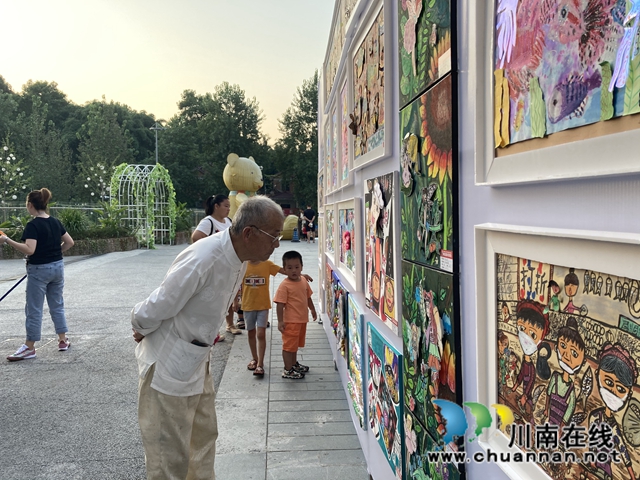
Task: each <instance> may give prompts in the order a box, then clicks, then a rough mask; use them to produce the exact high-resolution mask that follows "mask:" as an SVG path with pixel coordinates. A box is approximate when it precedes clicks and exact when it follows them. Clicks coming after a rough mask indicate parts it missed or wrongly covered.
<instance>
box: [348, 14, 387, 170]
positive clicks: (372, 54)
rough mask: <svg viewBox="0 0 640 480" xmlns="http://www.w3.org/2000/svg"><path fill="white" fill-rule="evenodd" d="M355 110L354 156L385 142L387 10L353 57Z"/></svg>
mask: <svg viewBox="0 0 640 480" xmlns="http://www.w3.org/2000/svg"><path fill="white" fill-rule="evenodd" d="M353 77H354V85H353V92H354V111H353V113H352V114H350V115H349V118H350V120H351V121H350V123H349V128H350V129H351V132H352V133H353V136H352V138H353V151H354V158H358V157H360V156H362V155H364V154H366V153H368V152H370V151H372V150H374V149H375V148H377V147H380V146H382V145H384V10H380V13H379V14H378V16H377V17H376V19H375V21H374V22H373V25H372V26H371V28H370V29H369V31H368V32H367V35H366V37H365V38H364V40H363V41H362V43H361V44H360V46H359V47H358V49H357V51H356V54H355V57H354V59H353Z"/></svg>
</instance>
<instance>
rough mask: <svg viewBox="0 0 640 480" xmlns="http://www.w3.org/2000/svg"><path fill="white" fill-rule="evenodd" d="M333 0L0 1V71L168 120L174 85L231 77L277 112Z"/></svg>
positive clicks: (308, 59) (266, 127)
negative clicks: (53, 84)
mask: <svg viewBox="0 0 640 480" xmlns="http://www.w3.org/2000/svg"><path fill="white" fill-rule="evenodd" d="M333 6H334V1H333V0H153V1H150V0H58V1H51V0H0V36H1V38H2V47H1V48H0V75H2V76H3V77H4V78H5V80H6V81H7V82H8V83H9V84H10V85H11V86H12V87H13V90H14V91H15V92H19V91H21V90H22V86H23V85H24V84H25V83H26V82H27V81H28V80H30V79H31V80H33V81H38V80H44V81H48V82H56V83H57V84H58V88H59V89H60V90H61V91H62V92H63V93H65V94H66V95H67V98H68V99H69V100H71V101H73V102H74V103H76V104H79V105H83V104H84V103H85V102H88V101H92V100H95V99H100V98H102V96H103V95H104V96H105V98H106V100H107V101H112V100H113V101H115V102H119V103H123V104H126V105H128V106H129V107H131V108H133V109H134V110H137V111H142V110H144V111H146V112H147V113H150V114H153V115H154V116H155V117H156V118H157V119H164V120H169V119H170V118H171V117H172V116H173V115H175V114H176V113H177V112H178V107H177V103H178V102H179V100H180V96H181V94H182V92H183V91H184V90H187V89H191V90H195V91H196V93H198V94H204V93H206V92H213V91H214V88H215V86H216V85H220V84H221V83H222V82H225V81H226V82H229V83H231V84H237V85H239V86H240V88H242V89H243V90H244V91H245V94H246V96H247V97H248V98H255V99H256V100H257V101H258V103H259V105H260V108H261V110H262V111H263V114H264V117H265V119H264V122H263V123H262V131H263V133H265V134H267V135H268V136H269V137H270V139H271V142H272V143H273V141H274V140H276V139H277V138H279V137H280V132H279V130H278V120H279V119H280V118H281V117H282V114H283V113H284V112H285V111H286V109H287V108H288V107H289V106H290V105H291V102H292V101H293V99H294V97H295V94H296V91H297V88H298V87H300V86H301V85H302V83H303V81H304V80H307V79H309V78H311V77H312V76H313V73H314V71H315V70H316V69H317V70H318V71H319V72H320V71H321V70H322V62H323V61H324V57H325V53H326V48H327V43H328V37H329V30H330V27H331V19H332V16H333Z"/></svg>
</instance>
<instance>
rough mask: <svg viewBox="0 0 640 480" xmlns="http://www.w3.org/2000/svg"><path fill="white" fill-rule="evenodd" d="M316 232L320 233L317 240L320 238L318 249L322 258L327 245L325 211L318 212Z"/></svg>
mask: <svg viewBox="0 0 640 480" xmlns="http://www.w3.org/2000/svg"><path fill="white" fill-rule="evenodd" d="M316 232H317V235H318V238H317V240H318V249H319V253H320V258H324V255H323V251H324V245H325V241H324V236H325V234H326V231H325V226H324V212H323V211H322V210H321V211H319V212H318V218H317V219H316Z"/></svg>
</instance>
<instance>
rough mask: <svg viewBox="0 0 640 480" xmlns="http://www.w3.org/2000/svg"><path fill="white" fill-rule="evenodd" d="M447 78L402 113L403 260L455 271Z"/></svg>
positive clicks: (451, 159) (449, 82)
mask: <svg viewBox="0 0 640 480" xmlns="http://www.w3.org/2000/svg"><path fill="white" fill-rule="evenodd" d="M452 125H453V110H452V101H451V75H447V76H446V77H445V78H444V79H442V80H441V81H440V82H439V83H438V84H437V85H435V86H434V87H433V88H431V89H430V90H429V91H428V92H427V93H425V94H424V95H422V96H420V97H419V98H417V99H416V100H414V101H413V102H412V103H411V104H410V105H408V106H407V107H405V108H404V109H403V110H402V111H401V112H400V134H401V142H400V146H401V151H400V190H401V192H402V195H400V205H401V209H402V226H403V228H402V232H401V234H400V241H401V244H402V258H404V259H406V260H411V261H413V262H418V263H423V264H425V265H430V266H433V267H436V268H440V269H442V270H445V271H447V272H453V213H454V208H453V196H452V192H451V184H452V169H453V149H452Z"/></svg>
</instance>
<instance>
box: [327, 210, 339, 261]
mask: <svg viewBox="0 0 640 480" xmlns="http://www.w3.org/2000/svg"><path fill="white" fill-rule="evenodd" d="M328 207H329V208H327V209H326V210H325V214H324V218H325V221H326V237H325V251H326V252H327V253H329V254H331V255H334V254H335V251H336V246H335V241H336V239H335V237H336V235H335V233H336V226H335V218H334V213H333V205H330V206H328Z"/></svg>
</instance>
